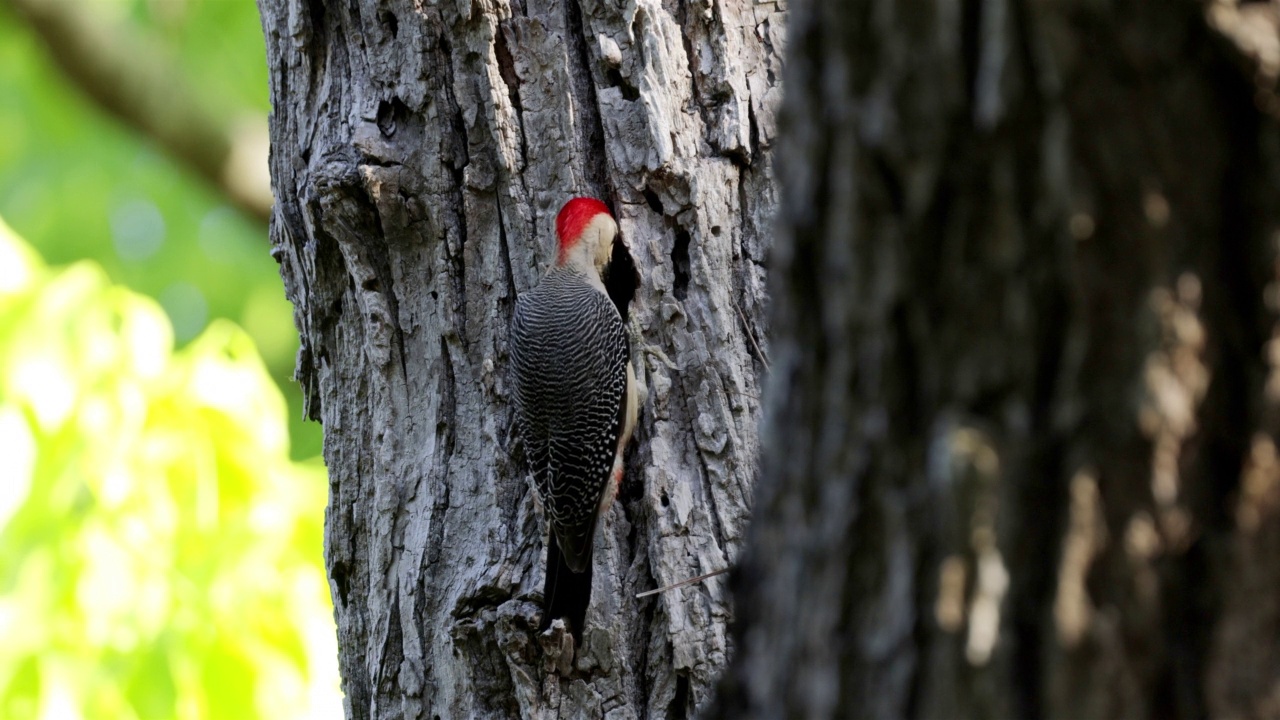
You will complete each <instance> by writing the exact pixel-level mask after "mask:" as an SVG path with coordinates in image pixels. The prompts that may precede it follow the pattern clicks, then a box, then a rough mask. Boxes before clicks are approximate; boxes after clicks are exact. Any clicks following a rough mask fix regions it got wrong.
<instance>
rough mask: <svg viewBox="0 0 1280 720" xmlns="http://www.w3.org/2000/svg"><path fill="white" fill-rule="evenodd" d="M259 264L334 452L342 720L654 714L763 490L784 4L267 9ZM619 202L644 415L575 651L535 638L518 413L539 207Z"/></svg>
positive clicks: (669, 711) (544, 231)
mask: <svg viewBox="0 0 1280 720" xmlns="http://www.w3.org/2000/svg"><path fill="white" fill-rule="evenodd" d="M260 9H261V12H262V20H263V28H264V34H265V36H266V44H267V53H268V62H269V65H270V78H271V98H272V106H273V110H272V114H271V141H272V142H271V145H272V149H271V176H272V180H273V189H274V192H275V196H276V204H275V208H274V213H273V216H272V222H271V240H272V245H273V254H274V256H275V257H276V258H277V259H278V261H279V262H280V264H281V274H282V275H283V278H284V282H285V287H286V291H287V294H288V297H289V299H290V300H291V301H292V302H293V303H294V306H295V308H296V311H295V318H296V322H297V325H298V328H299V331H300V334H301V338H302V348H301V350H300V352H299V356H298V366H297V377H298V380H299V381H300V383H301V384H302V387H303V389H304V392H305V395H306V399H307V403H308V413H309V414H310V416H311V417H313V418H315V419H317V420H319V421H321V422H322V423H323V425H324V430H325V453H324V454H325V461H326V464H327V466H328V469H329V476H330V493H331V494H330V504H329V508H328V515H327V520H326V525H325V555H326V559H327V563H328V568H329V576H330V581H331V583H330V584H331V590H332V593H333V599H334V603H335V606H336V619H337V625H338V639H339V646H340V667H341V671H342V677H343V688H344V690H345V693H346V703H347V707H346V711H347V716H348V717H350V718H507V717H522V718H579V717H584V718H600V717H608V718H641V717H645V718H649V717H653V718H667V717H686V716H687V715H689V714H691V713H692V712H694V710H695V709H696V708H698V707H700V706H703V705H705V704H706V702H707V701H708V700H709V698H710V695H711V691H712V688H713V682H714V680H715V679H716V678H717V677H718V675H719V673H720V671H721V670H722V669H723V667H724V665H725V663H726V661H727V657H728V655H729V653H730V644H729V639H728V632H727V628H726V624H727V621H728V619H729V616H730V610H729V605H728V602H727V601H728V596H727V590H726V584H725V581H724V578H723V577H719V578H714V579H712V580H709V581H707V582H705V583H702V584H698V585H693V586H690V587H685V588H681V589H679V590H674V591H671V592H667V593H664V594H662V595H659V596H656V597H649V598H645V599H643V600H637V599H636V597H635V596H636V594H637V593H638V592H640V591H644V590H649V589H652V588H655V587H658V586H662V585H665V584H669V583H674V582H678V581H680V580H684V579H686V578H689V577H692V576H695V575H699V574H702V573H707V572H710V571H714V570H719V569H722V568H725V567H727V566H728V565H730V564H731V563H733V562H734V560H735V558H736V556H737V554H738V552H739V549H740V547H741V545H742V543H743V540H744V536H745V530H746V523H747V520H748V517H749V509H750V499H751V497H752V496H753V492H754V490H753V488H754V485H755V478H756V476H757V474H758V471H757V459H756V458H757V456H758V448H757V439H756V438H757V432H756V426H757V418H758V415H759V408H760V401H759V390H758V385H759V382H760V378H761V377H762V375H763V373H764V371H765V366H766V363H767V360H766V359H765V358H764V356H763V355H762V352H763V350H762V348H763V347H764V332H765V324H764V322H763V320H762V318H763V317H764V311H763V308H764V306H765V302H766V298H765V289H764V269H763V263H764V260H765V255H766V253H767V251H768V248H769V246H770V242H771V240H770V235H771V232H770V231H771V228H772V219H773V214H774V205H775V192H774V189H773V177H772V171H771V169H770V147H771V145H772V144H773V140H774V136H775V124H774V108H775V106H776V105H777V104H778V102H779V97H780V95H779V87H778V84H779V82H780V77H781V64H780V54H781V52H782V44H783V30H784V27H783V14H784V8H783V7H782V3H781V2H729V3H725V2H712V1H710V0H706V1H703V0H627V1H626V2H606V1H602V0H476V1H475V2H430V1H424V0H414V1H411V0H351V1H350V2H323V1H322V0H261V3H260ZM575 195H593V196H596V197H600V198H602V199H604V200H605V201H606V202H607V203H609V204H610V205H611V207H612V208H613V210H614V213H615V215H616V216H617V218H618V220H619V222H620V225H621V231H622V235H623V237H624V238H625V239H626V240H627V242H628V243H629V245H630V249H631V253H632V255H633V258H634V260H635V263H636V265H637V267H638V269H639V271H640V274H641V285H640V288H639V290H638V293H637V295H636V298H635V301H634V302H633V303H632V305H631V313H630V330H631V333H632V343H633V353H632V354H633V362H634V364H635V366H636V369H637V376H638V377H639V378H640V379H641V380H642V381H643V382H644V383H645V384H646V385H647V387H648V390H649V396H648V402H647V404H646V405H645V406H644V407H643V408H642V410H641V416H640V423H639V426H638V429H637V433H636V437H635V439H634V441H633V443H632V450H631V451H630V453H629V456H628V463H627V477H626V479H625V480H624V482H623V489H622V492H621V497H620V500H619V502H617V503H615V504H614V506H613V509H612V510H611V511H610V513H609V515H608V516H607V518H606V519H605V521H604V523H603V526H602V528H601V530H600V532H599V534H598V537H597V541H596V542H597V544H596V554H595V568H596V569H595V585H594V593H593V599H592V605H591V609H590V612H589V614H588V616H587V621H586V622H587V630H586V633H585V638H584V641H583V647H582V648H581V649H580V650H579V652H578V653H577V655H576V657H575V658H574V659H573V661H572V662H570V660H569V657H568V655H567V654H566V653H565V652H564V649H563V646H562V645H561V644H560V642H559V641H561V640H563V638H562V637H555V636H553V637H551V638H550V639H547V638H543V637H542V636H540V635H539V634H538V633H537V632H536V624H537V618H538V615H539V607H538V602H537V600H538V597H539V596H540V595H541V589H542V586H541V582H542V580H541V578H542V572H543V570H542V562H543V542H544V540H543V534H544V532H545V524H544V522H543V520H542V518H541V516H540V511H539V510H538V509H537V508H536V507H535V503H534V500H533V495H532V492H531V489H530V488H529V484H528V480H527V473H526V471H525V467H524V465H523V459H522V455H521V450H520V443H519V441H518V438H517V437H515V436H514V434H513V432H512V423H511V409H510V404H509V398H508V387H509V384H508V381H507V350H506V336H507V328H508V324H509V322H510V316H511V311H512V307H513V304H514V301H515V298H516V296H517V294H518V293H521V292H524V291H526V290H528V289H530V288H531V287H533V286H534V285H535V284H536V283H537V282H538V280H539V277H540V276H541V274H542V272H543V271H544V270H545V268H546V266H547V263H548V261H549V260H550V259H551V257H552V250H553V239H552V238H553V234H552V228H553V223H554V218H555V214H556V212H557V211H558V210H559V208H560V206H561V205H562V204H563V203H564V202H565V201H566V200H568V199H569V198H570V197H572V196H575Z"/></svg>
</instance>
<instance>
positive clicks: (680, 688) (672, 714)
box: [667, 672, 689, 720]
mask: <svg viewBox="0 0 1280 720" xmlns="http://www.w3.org/2000/svg"><path fill="white" fill-rule="evenodd" d="M667 717H669V718H673V720H675V719H678V720H685V719H686V718H688V717H689V674H688V673H686V672H679V673H676V696H675V697H673V698H671V706H670V707H668V708H667Z"/></svg>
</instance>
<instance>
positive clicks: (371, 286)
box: [360, 277, 382, 292]
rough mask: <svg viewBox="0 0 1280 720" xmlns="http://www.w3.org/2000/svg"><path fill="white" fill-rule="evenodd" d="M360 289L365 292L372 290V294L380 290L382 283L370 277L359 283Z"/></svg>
mask: <svg viewBox="0 0 1280 720" xmlns="http://www.w3.org/2000/svg"><path fill="white" fill-rule="evenodd" d="M360 287H361V288H363V289H365V290H372V291H373V292H378V291H380V290H381V289H382V283H380V282H378V278H376V277H371V278H369V279H367V280H365V281H364V282H362V283H360Z"/></svg>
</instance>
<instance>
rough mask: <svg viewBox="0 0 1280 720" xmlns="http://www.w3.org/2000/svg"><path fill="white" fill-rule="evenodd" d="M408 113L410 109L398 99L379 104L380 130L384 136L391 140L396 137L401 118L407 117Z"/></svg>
mask: <svg viewBox="0 0 1280 720" xmlns="http://www.w3.org/2000/svg"><path fill="white" fill-rule="evenodd" d="M408 113H409V108H407V107H405V104H404V103H402V102H400V98H398V97H393V98H391V99H390V100H383V101H382V102H380V103H378V130H379V132H381V133H382V136H383V137H388V138H389V137H391V136H392V135H395V134H396V124H397V122H398V121H399V119H400V118H402V117H407V116H408Z"/></svg>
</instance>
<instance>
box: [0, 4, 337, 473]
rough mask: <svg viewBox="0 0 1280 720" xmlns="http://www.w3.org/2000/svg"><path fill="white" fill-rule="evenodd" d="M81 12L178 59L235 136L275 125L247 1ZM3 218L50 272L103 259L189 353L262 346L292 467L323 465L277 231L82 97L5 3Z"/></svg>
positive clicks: (1, 10)
mask: <svg viewBox="0 0 1280 720" xmlns="http://www.w3.org/2000/svg"><path fill="white" fill-rule="evenodd" d="M77 11H78V12H84V13H94V14H96V15H100V16H103V19H104V20H112V21H116V20H118V21H122V22H124V23H126V24H127V26H128V27H129V28H130V29H131V30H133V31H135V32H136V33H137V34H139V35H141V36H143V37H146V38H147V40H148V41H149V45H155V46H156V48H157V49H158V51H159V52H161V53H162V54H163V55H165V56H166V57H168V58H169V59H171V61H172V63H173V65H174V66H175V67H176V68H179V69H180V70H181V72H182V73H183V74H184V76H185V77H186V78H187V79H188V83H187V85H188V87H189V88H190V89H191V90H193V91H194V92H195V93H196V94H197V95H198V97H199V99H200V100H202V102H201V103H200V104H201V106H202V107H203V108H205V109H207V110H209V111H210V112H211V113H212V114H214V115H216V116H218V117H220V118H221V119H223V120H226V121H228V122H238V121H241V120H242V119H243V118H245V117H256V118H258V119H259V120H261V118H263V117H265V115H266V113H267V110H268V102H267V67H266V51H265V48H264V45H263V39H262V29H261V25H260V21H259V19H258V14H257V8H256V6H255V4H254V3H253V2H250V1H249V0H242V1H239V2H226V1H225V0H163V1H162V2H156V1H154V0H113V1H112V2H108V3H84V4H81V5H78V6H77ZM0 98H3V99H4V100H3V102H0V217H4V218H6V219H7V220H8V221H9V222H10V223H12V226H13V227H14V228H15V229H16V230H17V231H18V232H19V233H21V234H22V236H23V237H25V238H26V239H27V240H28V241H29V242H31V243H32V244H33V245H34V246H35V247H36V248H37V249H38V251H39V252H40V254H41V255H42V256H43V257H44V258H45V259H47V260H48V261H49V262H50V263H52V264H55V265H64V264H69V263H73V262H76V261H78V260H81V259H85V258H88V259H92V260H95V261H96V262H97V263H98V264H99V265H101V266H102V267H103V268H104V269H105V271H106V273H107V274H108V276H109V277H110V278H111V279H112V280H113V281H115V282H117V283H121V284H124V285H127V286H128V287H130V288H132V289H134V290H137V291H138V292H141V293H144V294H146V295H149V296H151V297H153V298H156V299H157V300H158V301H159V302H160V304H161V306H162V307H163V308H164V309H165V311H166V313H167V314H168V315H169V316H170V319H171V321H172V322H173V324H174V327H175V333H176V339H177V340H178V342H179V343H186V342H189V341H190V340H191V339H192V338H194V337H195V336H196V335H197V334H199V333H200V331H201V330H202V329H203V328H204V327H205V325H206V324H207V322H208V321H209V320H210V319H212V318H227V319H231V320H234V321H235V322H236V323H237V324H239V325H240V326H241V327H243V328H244V329H245V330H246V331H247V332H248V333H249V335H250V336H251V337H252V338H253V339H254V342H255V343H256V344H257V346H258V349H259V351H260V352H261V353H262V354H263V357H264V359H265V361H266V363H267V367H268V368H269V370H270V372H271V375H272V377H274V378H275V379H276V381H277V383H278V384H280V385H281V386H282V387H283V388H285V391H286V393H287V398H288V402H289V406H290V413H289V417H290V430H291V434H292V436H293V440H294V443H293V448H294V457H311V456H313V455H316V454H318V453H319V452H320V428H319V426H318V425H316V424H315V423H310V422H306V423H304V422H303V421H302V419H301V417H302V402H301V395H300V393H299V391H298V389H297V388H296V386H295V385H294V384H293V382H292V380H291V376H292V372H293V361H294V355H295V353H296V352H297V347H298V338H297V333H296V331H295V330H294V327H293V320H292V309H291V307H290V306H289V303H288V302H287V301H286V300H285V298H284V293H283V290H282V288H281V283H280V277H279V274H278V269H277V266H276V263H275V262H274V261H273V260H272V259H271V257H270V256H269V254H268V250H269V246H268V243H267V234H266V228H265V227H263V226H262V225H260V224H259V223H258V222H256V221H255V220H253V219H251V218H247V217H245V216H243V215H241V214H240V213H238V212H237V211H236V210H234V209H233V208H231V207H230V206H229V205H228V204H227V203H226V201H225V200H224V199H223V198H221V197H220V196H218V195H217V194H216V193H215V192H214V191H213V190H211V189H210V188H209V187H207V186H205V185H204V184H203V183H202V182H199V181H197V180H194V179H193V178H191V177H190V176H188V175H187V174H186V173H185V171H184V170H183V169H182V168H181V167H179V166H177V165H176V164H175V163H174V162H173V161H172V160H170V159H169V158H168V157H166V156H165V155H164V154H162V152H161V151H159V150H158V149H157V148H156V147H154V146H153V145H151V144H150V143H149V142H148V141H147V140H145V139H143V138H139V137H138V136H137V135H135V134H134V133H133V132H131V131H130V130H128V129H127V128H124V127H122V126H121V125H120V124H118V123H117V122H116V121H115V120H113V119H112V118H110V117H107V116H106V115H104V114H103V113H101V112H99V110H98V109H97V107H96V106H94V105H93V104H92V103H90V102H89V101H88V100H87V99H86V98H85V97H84V96H82V95H81V94H80V92H79V91H77V90H75V89H73V88H72V87H70V86H69V85H68V84H67V83H66V82H65V81H64V80H63V77H62V75H61V74H60V73H59V72H58V70H57V69H56V67H55V66H54V65H53V63H52V62H51V59H50V57H49V52H48V51H47V49H46V48H45V47H44V46H43V45H42V44H41V43H40V41H39V40H38V39H37V38H36V37H35V36H34V34H33V33H31V32H30V31H29V30H28V29H27V28H26V27H25V26H24V25H22V23H21V22H20V21H19V20H18V19H17V18H16V16H15V15H13V14H12V13H11V12H7V8H6V7H5V5H4V3H2V2H0Z"/></svg>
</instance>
